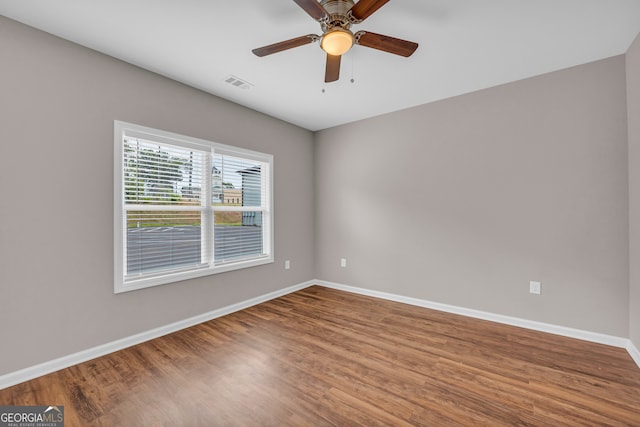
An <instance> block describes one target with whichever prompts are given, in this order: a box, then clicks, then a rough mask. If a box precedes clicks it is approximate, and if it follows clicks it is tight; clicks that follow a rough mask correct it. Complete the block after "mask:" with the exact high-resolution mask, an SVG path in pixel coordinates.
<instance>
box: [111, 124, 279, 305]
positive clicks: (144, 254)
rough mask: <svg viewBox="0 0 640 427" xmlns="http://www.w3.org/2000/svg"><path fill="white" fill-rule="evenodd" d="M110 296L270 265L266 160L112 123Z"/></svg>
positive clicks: (242, 151)
mask: <svg viewBox="0 0 640 427" xmlns="http://www.w3.org/2000/svg"><path fill="white" fill-rule="evenodd" d="M114 143H115V156H114V158H115V186H114V187H115V191H114V193H115V204H114V205H115V215H114V226H115V233H114V234H115V237H114V243H115V245H114V247H115V250H114V251H115V263H114V264H115V280H114V290H115V292H116V293H118V292H125V291H130V290H134V289H140V288H145V287H149V286H155V285H161V284H165V283H170V282H176V281H179V280H184V279H189V278H193V277H199V276H204V275H208V274H214V273H219V272H223V271H229V270H235V269H239V268H245V267H252V266H256V265H261V264H266V263H270V262H273V242H272V240H273V239H272V229H273V226H272V224H273V220H272V215H271V212H272V201H271V194H272V178H271V171H272V163H273V157H272V156H271V155H268V154H263V153H258V152H255V151H250V150H245V149H241V148H236V147H231V146H227V145H222V144H217V143H214V142H210V141H204V140H199V139H195V138H190V137H186V136H182V135H176V134H172V133H168V132H164V131H159V130H156V129H150V128H145V127H142V126H138V125H133V124H129V123H124V122H119V121H116V122H114Z"/></svg>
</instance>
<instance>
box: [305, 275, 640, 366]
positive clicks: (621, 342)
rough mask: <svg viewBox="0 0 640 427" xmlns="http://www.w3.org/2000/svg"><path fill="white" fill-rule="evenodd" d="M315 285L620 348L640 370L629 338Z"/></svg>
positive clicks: (638, 355)
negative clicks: (627, 353) (626, 352)
mask: <svg viewBox="0 0 640 427" xmlns="http://www.w3.org/2000/svg"><path fill="white" fill-rule="evenodd" d="M315 283H316V284H318V285H320V286H325V287H327V288H332V289H337V290H341V291H346V292H352V293H355V294H360V295H367V296H371V297H375V298H381V299H385V300H389V301H395V302H401V303H405V304H409V305H415V306H418V307H424V308H430V309H433V310H438V311H444V312H447V313H453V314H460V315H463V316H467V317H473V318H476V319H482V320H489V321H492V322H497V323H503V324H505V325H511V326H518V327H521V328H526V329H531V330H534V331H540V332H547V333H550V334H555V335H561V336H564V337H570V338H577V339H580V340H584V341H590V342H595V343H599V344H605V345H610V346H612V347H619V348H624V349H626V350H627V351H628V352H629V354H630V355H631V357H632V358H633V360H634V361H635V362H636V364H637V365H638V367H640V353H638V349H636V348H635V347H634V346H633V344H632V343H631V340H629V339H628V338H622V337H616V336H613V335H606V334H600V333H597V332H590V331H584V330H581V329H574V328H567V327H565V326H558V325H552V324H549V323H543V322H536V321H533V320H526V319H520V318H517V317H511V316H504V315H502V314H495V313H489V312H486V311H480V310H473V309H469V308H464V307H457V306H453V305H448V304H441V303H438V302H432V301H427V300H422V299H418V298H411V297H406V296H402V295H396V294H390V293H387V292H380V291H373V290H370V289H365V288H358V287H354V286H348V285H343V284H340V283H333V282H326V281H323V280H316V281H315Z"/></svg>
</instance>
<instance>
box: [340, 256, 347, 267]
mask: <svg viewBox="0 0 640 427" xmlns="http://www.w3.org/2000/svg"><path fill="white" fill-rule="evenodd" d="M346 266H347V259H346V258H341V259H340V267H342V268H344V267H346Z"/></svg>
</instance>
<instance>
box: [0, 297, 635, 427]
mask: <svg viewBox="0 0 640 427" xmlns="http://www.w3.org/2000/svg"><path fill="white" fill-rule="evenodd" d="M0 404H1V405H64V407H65V420H66V423H65V426H66V427H70V426H283V425H296V426H324V425H339V426H356V425H363V426H378V425H380V426H406V425H413V426H470V425H474V426H475V425H481V426H604V425H611V426H640V369H639V368H638V367H637V366H636V365H635V364H634V362H633V361H632V359H631V358H630V357H629V355H628V354H627V353H626V351H625V350H623V349H619V348H612V347H608V346H604V345H599V344H593V343H587V342H584V341H579V340H574V339H570V338H563V337H558V336H554V335H549V334H544V333H538V332H533V331H529V330H525V329H520V328H515V327H511V326H505V325H500V324H495V323H491V322H486V321H481V320H476V319H470V318H465V317H461V316H456V315H452V314H446V313H441V312H437V311H432V310H427V309H424V308H418V307H413V306H409V305H404V304H400V303H394V302H388V301H382V300H378V299H375V298H370V297H364V296H359V295H354V294H350V293H346V292H341V291H336V290H332V289H327V288H322V287H318V286H314V287H310V288H307V289H305V290H302V291H299V292H295V293H293V294H289V295H287V296H284V297H281V298H278V299H275V300H272V301H269V302H266V303H263V304H260V305H258V306H255V307H252V308H249V309H246V310H243V311H241V312H237V313H234V314H231V315H228V316H225V317H222V318H219V319H216V320H212V321H210V322H206V323H203V324H200V325H198V326H195V327H192V328H189V329H185V330H183V331H180V332H177V333H174V334H171V335H168V336H165V337H162V338H158V339H155V340H153V341H149V342H146V343H143V344H140V345H137V346H134V347H131V348H128V349H125V350H122V351H118V352H116V353H112V354H109V355H107V356H104V357H100V358H98V359H95V360H92V361H89V362H85V363H82V364H80V365H77V366H73V367H71V368H68V369H64V370H61V371H58V372H55V373H53V374H50V375H46V376H44V377H41V378H38V379H35V380H32V381H28V382H26V383H23V384H19V385H17V386H14V387H11V388H7V389H5V390H0Z"/></svg>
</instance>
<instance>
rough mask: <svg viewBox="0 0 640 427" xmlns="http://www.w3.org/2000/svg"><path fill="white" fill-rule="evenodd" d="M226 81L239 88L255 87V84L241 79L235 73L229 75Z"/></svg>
mask: <svg viewBox="0 0 640 427" xmlns="http://www.w3.org/2000/svg"><path fill="white" fill-rule="evenodd" d="M224 81H225V82H227V83H229V84H230V85H232V86H235V87H237V88H240V89H244V90H247V89H251V88H252V87H253V85H252V84H251V83H249V82H247V81H245V80H242V79H239V78H238V77H236V76H234V75H231V74H230V75H228V76H227V77H226V78H225V79H224Z"/></svg>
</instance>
